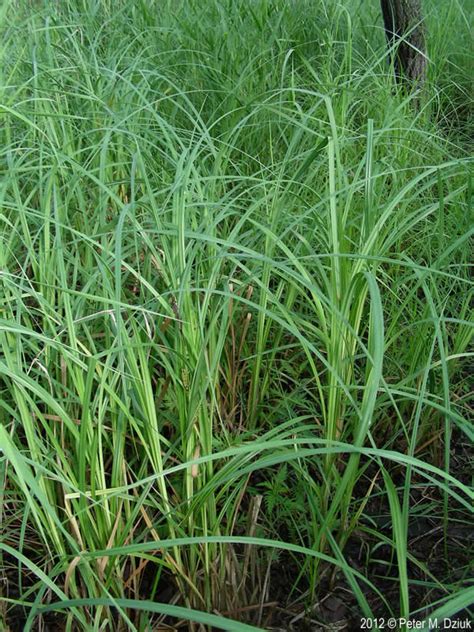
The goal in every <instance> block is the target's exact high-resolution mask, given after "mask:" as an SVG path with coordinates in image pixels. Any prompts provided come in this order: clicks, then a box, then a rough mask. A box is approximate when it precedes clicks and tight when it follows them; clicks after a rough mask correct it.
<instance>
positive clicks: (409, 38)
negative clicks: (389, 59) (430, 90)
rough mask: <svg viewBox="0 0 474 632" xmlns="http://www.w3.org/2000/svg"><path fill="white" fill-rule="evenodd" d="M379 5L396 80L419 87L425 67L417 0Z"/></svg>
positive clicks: (391, 0)
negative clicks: (414, 83)
mask: <svg viewBox="0 0 474 632" xmlns="http://www.w3.org/2000/svg"><path fill="white" fill-rule="evenodd" d="M380 3H381V6H382V14H383V21H384V25H385V34H386V36H387V41H388V45H389V47H390V48H391V49H392V54H393V55H394V68H395V74H396V77H397V80H398V81H400V80H401V79H402V78H403V77H405V78H406V79H408V80H410V81H412V82H417V83H420V84H421V83H423V81H424V79H425V76H426V66H427V63H426V55H425V50H426V49H425V25H424V22H423V13H422V10H421V0H380Z"/></svg>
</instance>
